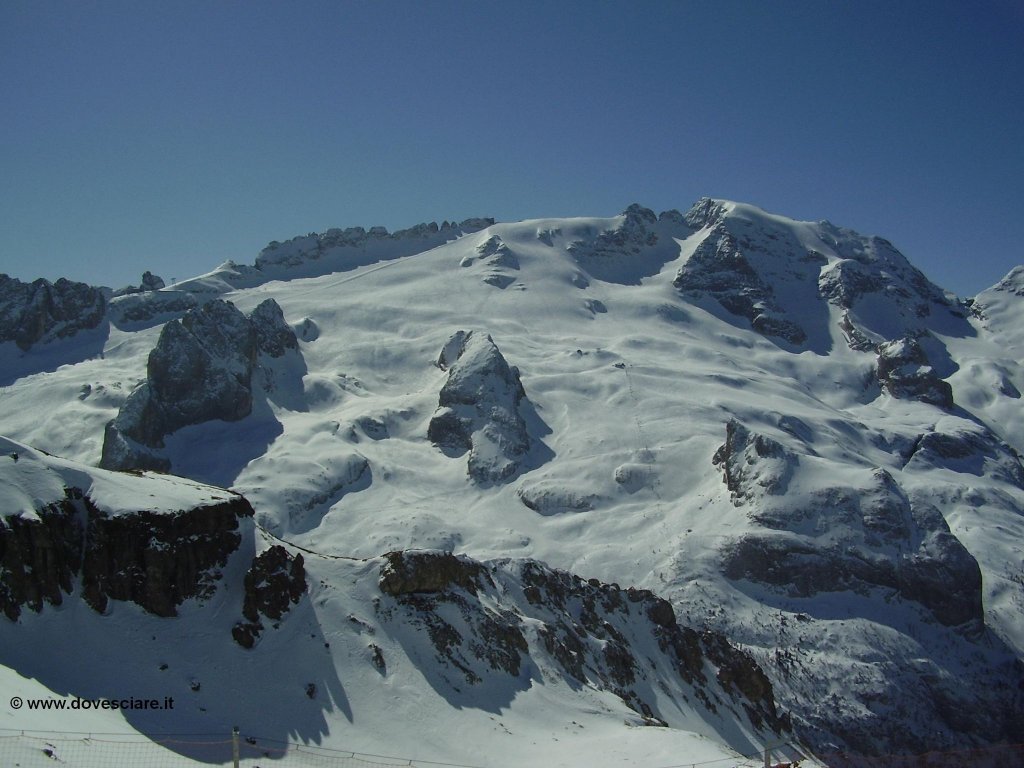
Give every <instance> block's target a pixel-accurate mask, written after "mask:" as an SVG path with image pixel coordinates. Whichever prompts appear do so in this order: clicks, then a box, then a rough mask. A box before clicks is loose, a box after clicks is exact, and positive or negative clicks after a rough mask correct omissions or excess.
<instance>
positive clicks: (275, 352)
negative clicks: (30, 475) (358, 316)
mask: <svg viewBox="0 0 1024 768" xmlns="http://www.w3.org/2000/svg"><path fill="white" fill-rule="evenodd" d="M297 350H298V341H297V340H296V338H295V333H294V331H293V330H292V329H291V328H290V327H289V326H288V325H287V323H285V321H284V315H283V313H282V312H281V308H280V307H279V306H278V305H277V303H276V302H275V301H274V300H273V299H267V300H265V301H264V302H263V303H261V304H260V305H259V306H258V307H257V308H256V309H255V310H253V312H252V314H251V315H250V316H249V317H246V316H245V315H243V314H242V313H241V312H240V311H239V310H238V309H236V308H235V306H234V305H233V304H231V303H230V302H226V301H222V300H220V299H214V300H212V301H209V302H207V303H205V304H203V305H201V306H200V307H198V308H196V309H193V310H190V311H189V312H187V313H186V314H185V315H184V316H183V317H182V318H181V319H180V320H171V321H170V322H168V323H167V324H166V325H165V326H164V327H163V330H162V331H161V333H160V339H159V341H158V342H157V344H156V347H154V348H153V351H152V352H151V353H150V355H149V361H148V363H147V366H146V381H145V382H144V383H143V384H141V385H140V386H139V387H138V388H137V389H136V390H134V391H133V392H132V394H131V395H129V397H128V400H127V401H126V402H125V403H124V405H123V406H122V407H121V409H120V411H119V412H118V415H117V417H116V418H115V419H114V420H113V421H111V422H110V423H109V424H108V425H107V429H106V433H105V435H104V440H103V456H102V458H101V461H100V466H102V467H105V468H108V469H122V470H123V469H155V470H160V471H167V470H168V469H170V462H169V461H168V460H167V459H166V458H164V457H163V456H162V455H161V454H160V453H159V449H160V448H162V447H163V445H164V442H163V441H164V437H165V436H167V435H169V434H171V433H173V432H175V431H177V430H178V429H181V428H182V427H185V426H189V425H192V424H199V423H202V422H205V421H211V420H214V419H221V420H224V421H238V420H239V419H243V418H245V417H246V416H248V415H249V414H250V413H251V412H252V403H253V371H254V369H255V368H256V366H257V365H258V363H259V359H260V356H261V355H263V356H266V357H268V358H276V357H281V356H283V355H284V354H286V353H287V352H290V351H292V352H294V351H297Z"/></svg>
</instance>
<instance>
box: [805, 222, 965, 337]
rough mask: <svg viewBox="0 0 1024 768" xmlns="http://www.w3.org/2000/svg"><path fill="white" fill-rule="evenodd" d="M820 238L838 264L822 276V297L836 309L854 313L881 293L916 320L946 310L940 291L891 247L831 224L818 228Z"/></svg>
mask: <svg viewBox="0 0 1024 768" xmlns="http://www.w3.org/2000/svg"><path fill="white" fill-rule="evenodd" d="M819 229H820V231H821V237H822V239H823V241H824V242H826V244H828V245H829V246H831V247H832V248H833V249H834V250H835V252H836V253H837V254H838V255H839V256H840V261H838V262H836V263H835V264H834V265H832V266H831V267H829V268H828V269H827V270H824V271H823V272H822V273H821V278H820V280H819V283H818V286H819V289H820V291H821V295H822V296H824V297H825V298H827V299H828V300H829V301H831V302H832V303H834V304H836V305H837V306H840V307H843V308H844V309H853V308H855V307H856V306H857V304H858V303H859V302H860V301H861V300H862V299H864V298H865V297H866V296H868V295H870V294H877V293H884V294H886V297H887V299H888V300H889V301H894V300H895V301H897V302H898V303H900V304H902V305H905V306H906V308H907V309H908V310H909V311H910V312H912V313H913V315H915V316H917V317H919V318H920V317H927V316H928V315H929V314H931V311H932V306H933V305H939V306H947V307H948V306H949V300H948V299H947V298H946V296H945V294H944V293H943V292H942V290H941V289H940V288H938V287H937V286H935V285H934V284H933V283H931V282H930V281H929V280H928V278H927V277H925V276H924V274H923V273H922V272H921V271H920V270H919V269H917V268H916V267H914V266H913V265H912V264H911V263H910V262H909V261H907V259H906V257H905V256H904V255H903V254H902V253H900V252H899V251H898V250H896V248H894V247H893V245H892V243H890V242H889V241H888V240H884V239H882V238H880V237H863V236H861V235H859V234H857V233H856V232H854V231H852V230H849V229H844V228H842V227H837V226H835V225H833V224H831V223H830V222H822V223H821V224H820V225H819Z"/></svg>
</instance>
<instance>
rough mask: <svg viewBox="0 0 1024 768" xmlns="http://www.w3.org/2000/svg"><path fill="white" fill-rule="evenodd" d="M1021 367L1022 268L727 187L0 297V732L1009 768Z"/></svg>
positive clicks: (280, 246) (256, 746) (180, 754)
mask: <svg viewBox="0 0 1024 768" xmlns="http://www.w3.org/2000/svg"><path fill="white" fill-rule="evenodd" d="M1022 358H1024V268H1022V267H1018V268H1017V269H1016V270H1014V271H1013V272H1011V273H1010V274H1009V275H1007V277H1006V278H1004V279H1003V280H1002V281H1001V282H1000V283H999V284H997V285H996V286H994V287H992V288H991V289H988V290H986V291H984V292H982V293H981V294H979V295H978V296H976V297H974V298H971V299H962V298H960V297H957V296H955V295H954V294H952V293H949V292H947V291H944V290H942V289H940V288H939V287H937V286H935V285H934V284H933V283H931V282H930V281H929V280H928V279H927V278H926V277H925V276H924V275H923V274H922V273H921V272H920V271H919V270H918V269H916V268H915V267H914V266H913V265H912V264H911V263H910V262H909V261H908V260H907V259H906V258H905V257H904V256H903V255H902V254H901V253H900V252H899V251H897V250H896V248H894V247H893V246H892V244H890V243H889V242H887V241H885V240H883V239H881V238H878V237H865V236H862V235H860V234H858V233H856V232H853V231H851V230H848V229H844V228H842V227H838V226H835V225H833V224H831V223H829V222H800V221H794V220H791V219H787V218H785V217H782V216H778V215H774V214H769V213H766V212H764V211H762V210H760V209H758V208H756V207H754V206H750V205H745V204H741V203H733V202H729V201H723V200H712V199H702V200H700V201H698V202H697V203H696V204H695V205H694V206H693V207H692V208H691V209H690V210H689V211H687V212H686V213H680V212H679V211H666V212H663V213H661V214H660V215H656V214H655V213H654V212H653V211H650V210H649V209H646V208H643V207H641V206H639V205H632V206H630V207H629V208H628V209H627V210H626V211H625V212H624V213H623V214H621V215H619V216H615V217H610V218H572V219H543V220H531V221H521V222H514V223H495V222H494V221H493V220H492V219H468V220H466V221H463V222H462V223H461V224H456V223H449V222H444V223H443V224H442V225H440V226H438V225H436V224H430V225H419V226H417V227H413V228H411V229H408V230H402V231H400V232H396V233H393V234H392V233H389V232H387V230H385V229H383V228H381V227H374V228H371V229H369V230H365V229H363V228H360V227H353V228H349V229H345V230H341V229H333V230H329V231H327V232H325V233H322V234H311V235H307V236H303V237H299V238H295V239H294V240H291V241H289V242H286V243H271V244H270V245H269V246H268V247H267V248H266V249H264V251H263V252H262V253H261V254H260V255H259V256H258V258H256V259H255V262H254V264H253V265H238V264H235V263H232V262H227V263H225V264H223V265H221V266H220V267H218V268H217V269H215V270H213V271H212V272H210V273H208V274H206V275H201V276H198V277H195V278H192V279H190V280H187V281H183V282H179V283H177V284H175V285H165V284H164V282H163V281H162V280H161V279H160V278H158V277H156V276H154V275H151V274H149V273H147V274H146V276H144V279H143V281H142V284H141V285H140V286H138V287H136V288H128V289H122V290H120V291H116V292H115V291H110V290H108V289H104V288H94V287H90V286H86V285H82V284H76V283H71V282H69V281H57V283H53V284H50V283H48V282H46V281H43V280H39V281H36V282H35V283H32V284H26V283H22V282H20V281H17V280H13V279H11V278H8V277H6V276H2V275H0V433H2V434H3V435H5V437H4V438H2V439H0V578H2V582H0V613H2V614H4V615H3V616H0V681H2V684H0V688H2V690H3V691H4V699H5V700H4V701H2V702H0V704H2V705H3V708H0V737H3V736H5V735H8V734H20V733H22V732H24V733H26V734H36V733H38V734H43V735H45V734H51V735H52V736H54V738H56V736H59V735H60V734H68V733H72V732H75V733H77V732H82V733H93V734H95V733H114V734H132V733H138V734H142V735H146V736H149V737H151V738H153V739H157V738H158V737H159V736H160V734H168V733H177V734H230V733H231V730H232V728H233V727H234V726H238V728H239V729H240V731H241V733H242V734H243V735H244V736H245V737H246V738H247V739H248V740H247V741H244V742H243V744H244V750H243V751H244V754H243V757H244V758H245V759H248V760H251V759H254V758H253V756H258V755H259V754H261V749H262V745H263V744H264V743H267V744H269V743H272V742H273V743H277V742H285V741H287V742H291V743H293V744H305V745H310V746H317V747H321V748H330V749H334V750H343V751H346V752H357V753H364V754H374V755H392V756H396V757H398V758H401V759H402V760H403V761H406V763H408V761H412V762H413V763H414V764H418V763H416V761H421V762H425V761H435V762H441V763H447V764H464V765H471V766H482V767H484V768H496V767H497V766H516V765H536V764H543V765H549V766H577V765H578V766H584V765H586V766H593V767H595V768H601V767H602V766H625V765H630V766H633V765H637V766H676V765H696V764H702V763H708V764H710V765H719V766H726V765H744V766H756V765H761V764H763V757H762V755H763V752H764V750H765V749H766V747H767V748H770V749H771V754H772V758H773V760H774V761H775V762H782V761H792V760H796V759H802V760H803V761H804V764H805V765H812V764H818V765H829V766H847V765H849V766H855V765H864V766H868V765H882V764H885V765H890V764H897V765H904V764H907V765H909V764H914V765H929V766H931V765H935V766H945V765H949V766H952V765H962V764H970V765H1013V764H1016V765H1022V764H1024V748H1022V747H1021V746H1020V743H1021V742H1024V466H1022V464H1021V455H1022V453H1024V405H1022V400H1021V391H1022V390H1024V367H1022V365H1021V362H1020V361H1021V359H1022ZM8 692H10V693H8ZM8 696H11V697H12V700H13V698H20V699H21V700H23V701H29V700H44V699H49V700H54V701H57V700H66V701H71V700H74V699H125V698H133V697H134V698H140V699H153V700H160V701H164V700H165V698H166V697H171V698H173V700H174V702H175V704H174V707H173V709H169V708H163V709H159V710H154V709H145V710H143V709H116V710H108V709H101V710H81V709H78V710H74V709H71V708H67V709H65V710H63V711H60V710H56V709H47V710H40V709H38V708H36V709H33V708H30V707H27V706H21V707H18V708H15V707H13V706H8V702H7V701H6V699H7V697H8ZM5 743H10V744H16V745H20V746H17V748H18V749H20V751H18V752H17V753H16V754H14V753H8V754H7V756H5V754H4V752H3V750H4V748H5ZM26 743H27V742H24V740H22V741H18V742H15V741H13V740H5V739H3V738H0V762H3V761H4V760H7V761H9V762H11V763H12V764H13V763H14V762H15V760H16V761H17V764H19V765H23V766H36V765H52V764H53V761H54V760H62V761H63V764H66V765H70V766H76V765H79V766H86V765H89V764H90V763H88V762H83V761H81V759H80V758H78V757H77V756H76V755H77V753H75V754H72V753H71V752H66V753H63V752H61V749H60V748H57V747H54V746H52V745H51V746H50V747H46V748H45V750H44V749H37V748H34V747H31V748H30V747H28V746H26ZM54 743H57V742H54ZM13 748H14V747H11V749H13ZM158 749H159V750H162V753H166V755H167V759H168V760H170V759H172V758H173V759H174V760H177V761H179V762H173V763H172V762H168V763H167V764H173V765H199V764H203V763H211V762H218V761H221V760H227V759H228V758H230V753H228V755H227V756H226V757H225V756H217V757H210V756H209V755H204V754H202V753H201V750H199V749H198V747H197V746H196V745H195V743H194V742H189V741H181V742H174V744H169V745H167V746H161V747H159V748H158ZM263 752H265V753H267V754H270V753H271V751H270V750H269V748H268V749H265V750H263ZM925 753H929V756H928V757H927V758H923V759H922V760H924V762H921V761H918V758H914V760H915V761H917V762H913V763H911V762H910V761H909V759H908V760H907V762H901V760H902V759H903V758H907V756H916V755H923V754H925ZM12 754H14V756H13V757H12V756H11V755H12ZM968 755H969V760H970V762H966V763H965V762H964V760H967V759H968V758H967V757H965V756H968ZM148 759H149V758H147V760H148ZM290 760H291V761H292V762H289V761H290ZM266 762H268V761H266V760H265V761H264V764H265V763H266ZM385 762H386V761H385ZM152 764H154V765H157V764H160V763H159V762H152ZM251 764H256V763H251ZM282 764H283V765H289V764H296V765H298V764H301V762H299V761H298V759H297V758H295V759H294V760H293V758H289V759H288V760H284V761H282ZM318 764H320V763H318Z"/></svg>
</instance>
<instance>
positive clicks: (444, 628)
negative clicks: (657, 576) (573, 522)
mask: <svg viewBox="0 0 1024 768" xmlns="http://www.w3.org/2000/svg"><path fill="white" fill-rule="evenodd" d="M380 587H381V591H382V592H383V593H384V594H385V595H388V596H390V597H392V598H393V599H394V600H395V604H394V606H392V605H389V604H382V605H380V606H379V607H378V611H379V612H380V613H381V614H382V617H383V618H384V620H385V621H401V622H402V623H403V624H406V623H408V624H411V625H413V626H419V627H422V628H423V629H424V630H425V631H424V632H423V633H418V634H417V637H422V636H425V638H426V640H425V641H424V643H429V648H430V653H431V654H432V655H433V657H434V661H433V662H431V664H432V665H436V667H435V668H436V669H438V670H440V675H441V677H442V678H443V679H444V680H445V681H446V682H447V684H448V685H450V686H452V687H453V688H455V689H456V690H460V689H461V688H462V687H464V686H470V687H475V688H478V689H492V690H493V691H495V692H498V691H502V690H505V688H504V687H503V686H508V685H512V686H516V685H518V686H526V685H529V681H528V680H524V679H523V676H524V674H525V670H527V669H533V670H536V669H538V668H548V667H551V666H552V665H553V667H554V668H555V669H557V670H559V671H560V673H561V674H563V675H565V676H566V677H568V678H570V679H572V680H574V681H576V682H578V683H580V684H584V685H589V686H592V687H595V688H597V689H599V690H604V691H609V692H612V693H614V694H615V695H617V696H619V697H620V698H621V699H622V700H623V701H624V702H625V703H626V704H627V705H628V706H629V707H630V708H632V709H633V710H634V711H635V712H637V713H638V715H639V716H640V717H641V718H642V719H643V721H644V722H646V723H648V724H652V725H664V721H663V720H662V719H661V718H660V717H659V712H658V697H655V696H653V695H652V692H651V688H650V683H649V680H650V679H654V677H655V676H656V672H655V670H656V669H658V668H661V667H662V665H665V664H667V665H669V668H670V669H674V670H675V671H676V673H677V674H678V680H677V684H678V686H679V695H680V698H681V699H682V698H686V699H687V700H689V699H690V697H691V696H692V697H693V698H694V699H696V700H697V701H698V702H700V704H701V705H702V706H704V707H705V708H707V709H708V710H710V711H711V712H715V711H717V708H718V707H721V706H724V707H728V708H734V707H735V706H736V705H737V704H739V705H740V706H741V707H742V709H743V711H744V712H745V713H746V715H747V717H748V718H749V720H750V722H751V723H752V724H753V725H754V726H755V727H758V728H766V729H771V730H773V731H775V732H781V731H786V730H788V729H789V723H788V718H787V717H786V716H785V715H783V714H781V713H780V712H779V711H778V709H777V708H776V705H775V700H774V696H773V692H772V686H771V683H770V682H769V681H768V678H767V677H766V676H765V674H764V672H763V671H762V670H761V669H760V667H758V665H757V664H756V663H755V662H754V660H753V659H752V658H751V657H750V656H749V655H747V654H745V653H744V652H742V651H740V650H739V649H737V648H735V647H734V646H732V645H731V644H730V643H729V642H728V641H727V640H726V639H725V638H724V637H723V636H721V635H720V634H717V633H714V632H709V631H705V632H703V633H698V632H696V631H695V630H693V629H690V628H686V627H681V626H680V625H679V624H678V623H677V621H676V615H675V611H674V610H673V609H672V606H671V605H670V604H669V603H668V602H667V601H665V600H663V599H661V598H659V597H657V596H655V595H654V594H653V593H651V592H649V591H647V590H638V589H632V588H630V589H620V588H619V587H618V586H617V585H614V584H602V583H601V582H599V581H597V580H590V581H584V580H583V579H581V578H579V577H578V576H574V575H572V574H569V573H566V572H564V571H558V570H553V569H550V568H548V567H547V566H545V565H543V564H542V563H538V562H536V561H533V560H524V561H497V562H495V563H479V562H476V561H473V560H471V559H469V558H467V557H465V556H461V555H460V556H456V555H453V554H452V553H450V552H439V551H416V552H393V553H390V554H389V555H387V556H385V562H384V565H383V567H382V568H381V575H380ZM396 611H400V615H399V616H397V617H396V616H395V615H394V614H395V612H396ZM641 648H643V649H645V650H644V651H641V650H640V649H641ZM651 649H656V650H654V653H655V654H656V656H655V657H652V656H651V653H652V650H651ZM412 650H413V651H414V653H413V654H412V655H414V656H415V650H416V649H412ZM423 651H424V652H426V649H425V648H424V649H423ZM709 672H710V673H712V674H713V675H714V678H711V677H709V674H708V673H709ZM531 674H537V673H536V672H532V673H531ZM503 681H504V682H503ZM662 692H663V694H665V695H668V696H672V695H673V694H672V693H671V692H669V690H668V689H667V688H664V685H662Z"/></svg>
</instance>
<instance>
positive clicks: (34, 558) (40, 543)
mask: <svg viewBox="0 0 1024 768" xmlns="http://www.w3.org/2000/svg"><path fill="white" fill-rule="evenodd" d="M83 503H84V502H83V501H82V493H81V491H80V490H79V489H70V488H69V489H67V490H66V498H65V499H63V500H61V501H58V502H53V503H50V504H47V505H45V506H43V507H42V508H41V509H39V510H37V511H36V514H35V515H34V516H31V517H29V516H22V515H4V516H3V517H2V518H0V612H2V613H3V614H4V615H5V616H7V618H8V619H10V620H11V621H17V619H18V617H19V616H20V615H21V610H22V608H29V609H31V610H33V611H35V612H37V613H38V612H39V611H41V610H42V609H43V605H44V604H45V603H49V604H50V605H61V604H62V603H63V602H64V595H66V594H69V593H70V592H71V590H72V582H73V579H74V578H75V577H76V576H77V575H78V573H79V570H80V567H81V562H82V545H83V541H84V538H85V537H84V529H83V525H82V520H81V516H80V514H79V510H80V507H81V506H82V505H83Z"/></svg>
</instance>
